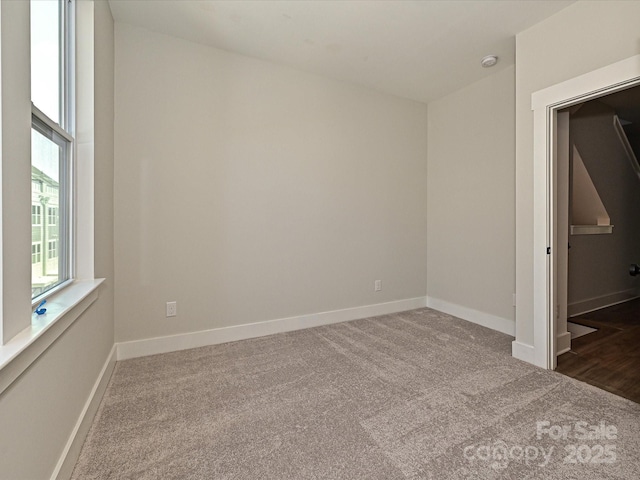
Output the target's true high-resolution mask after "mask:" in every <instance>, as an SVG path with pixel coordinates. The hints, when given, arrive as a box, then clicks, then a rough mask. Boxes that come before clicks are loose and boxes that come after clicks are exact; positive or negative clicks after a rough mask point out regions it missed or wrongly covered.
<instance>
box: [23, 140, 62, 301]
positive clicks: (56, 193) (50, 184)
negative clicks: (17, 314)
mask: <svg viewBox="0 0 640 480" xmlns="http://www.w3.org/2000/svg"><path fill="white" fill-rule="evenodd" d="M63 152H64V149H63V148H62V147H61V146H60V145H58V144H57V143H56V142H54V141H53V140H51V139H49V138H47V137H45V136H44V135H42V134H41V133H40V132H39V131H37V130H35V129H32V130H31V185H32V186H38V187H37V188H33V189H32V191H31V223H32V227H31V242H32V252H31V294H32V296H33V297H35V296H37V295H39V294H41V293H42V292H45V291H46V290H48V289H50V288H52V287H53V286H55V285H57V284H58V283H60V281H64V280H66V275H65V272H64V265H62V264H61V263H60V262H59V261H58V259H59V255H58V248H57V247H56V246H57V242H58V240H59V239H60V230H59V224H60V215H59V212H60V208H59V206H60V204H61V202H62V203H63V201H64V196H63V195H61V188H60V179H61V178H62V177H63V175H62V174H61V173H62V172H63V169H62V164H61V158H62V157H63ZM40 186H43V187H44V188H40ZM44 212H46V215H44V214H43V213H44ZM44 245H46V246H47V248H41V246H44ZM34 246H37V247H38V248H37V250H34V249H33V247H34Z"/></svg>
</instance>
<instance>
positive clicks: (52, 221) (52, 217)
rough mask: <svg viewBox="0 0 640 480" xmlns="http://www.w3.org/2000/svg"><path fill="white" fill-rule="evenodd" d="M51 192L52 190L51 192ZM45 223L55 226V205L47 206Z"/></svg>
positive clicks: (56, 210) (56, 215) (56, 218)
mask: <svg viewBox="0 0 640 480" xmlns="http://www.w3.org/2000/svg"><path fill="white" fill-rule="evenodd" d="M51 193H53V192H51ZM47 212H48V213H47V215H48V216H47V224H48V225H49V226H55V225H57V224H58V209H57V208H56V207H49V208H48V209H47Z"/></svg>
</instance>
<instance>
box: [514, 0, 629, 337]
mask: <svg viewBox="0 0 640 480" xmlns="http://www.w3.org/2000/svg"><path fill="white" fill-rule="evenodd" d="M638 18H640V2H625V1H595V2H587V1H580V2H577V3H575V4H572V5H571V6H569V7H567V8H566V9H564V10H562V11H561V12H559V13H557V14H556V15H554V16H552V17H550V18H548V19H547V20H545V21H543V22H541V23H539V24H537V25H535V26H533V27H531V28H530V29H528V30H526V31H524V32H522V33H520V34H518V35H517V36H516V59H517V68H516V291H517V294H518V305H517V307H516V340H517V341H518V342H520V343H522V344H525V345H533V322H534V318H533V233H534V232H533V115H532V111H531V94H532V93H533V92H535V91H538V90H541V89H543V88H546V87H549V86H551V85H555V84H557V83H559V82H562V81H565V80H568V79H571V78H574V77H576V76H578V75H581V74H584V73H587V72H591V71H593V70H596V69H598V68H600V67H603V66H606V65H609V64H611V63H614V62H616V61H619V60H622V59H624V58H628V57H631V56H633V55H636V54H638V51H639V50H640V31H639V30H638V28H637V19H638Z"/></svg>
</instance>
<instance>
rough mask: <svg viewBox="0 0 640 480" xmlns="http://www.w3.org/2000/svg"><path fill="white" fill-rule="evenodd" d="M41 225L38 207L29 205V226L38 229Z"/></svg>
mask: <svg viewBox="0 0 640 480" xmlns="http://www.w3.org/2000/svg"><path fill="white" fill-rule="evenodd" d="M41 223H42V214H41V213H40V205H31V225H33V226H34V227H39V226H40V224H41Z"/></svg>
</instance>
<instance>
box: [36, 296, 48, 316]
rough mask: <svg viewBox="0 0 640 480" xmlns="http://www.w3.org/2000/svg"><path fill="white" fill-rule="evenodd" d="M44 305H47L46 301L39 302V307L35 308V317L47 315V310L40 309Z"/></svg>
mask: <svg viewBox="0 0 640 480" xmlns="http://www.w3.org/2000/svg"><path fill="white" fill-rule="evenodd" d="M45 303H47V301H46V300H42V301H41V302H40V305H38V306H37V307H36V315H44V314H45V313H47V309H46V308H42V306H43V305H44V304H45Z"/></svg>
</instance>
